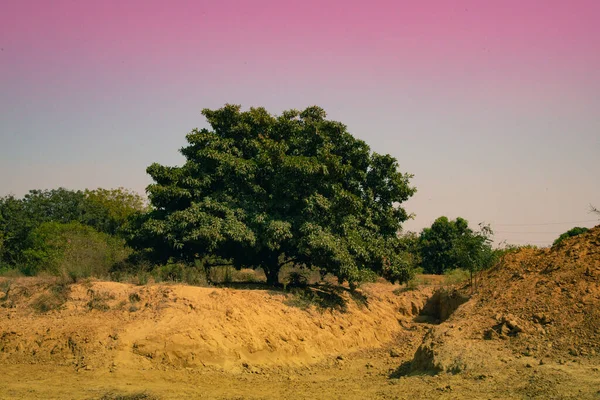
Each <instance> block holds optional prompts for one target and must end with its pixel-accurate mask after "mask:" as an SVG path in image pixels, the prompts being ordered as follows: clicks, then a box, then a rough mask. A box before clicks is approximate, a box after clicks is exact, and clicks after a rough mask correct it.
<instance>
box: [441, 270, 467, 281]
mask: <svg viewBox="0 0 600 400" xmlns="http://www.w3.org/2000/svg"><path fill="white" fill-rule="evenodd" d="M469 276H470V273H469V270H466V269H461V268H456V269H449V270H446V271H444V278H445V279H444V283H445V284H446V285H455V284H457V283H461V282H465V281H467V280H468V279H469Z"/></svg>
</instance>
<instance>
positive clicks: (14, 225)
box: [0, 188, 146, 267]
mask: <svg viewBox="0 0 600 400" xmlns="http://www.w3.org/2000/svg"><path fill="white" fill-rule="evenodd" d="M145 208H146V205H145V202H144V199H143V198H142V197H141V196H140V195H139V194H137V193H134V192H132V191H129V190H127V189H124V188H118V189H110V190H107V189H96V190H85V191H81V190H69V189H65V188H58V189H52V190H30V191H29V192H28V193H27V194H26V195H25V196H23V198H17V197H15V196H12V195H11V196H5V197H0V267H2V265H4V266H10V267H14V266H17V265H19V264H21V263H23V262H25V261H26V260H25V258H24V251H25V250H26V249H27V246H29V241H28V237H29V235H30V233H31V232H32V231H33V230H34V229H36V228H37V227H39V226H40V225H42V224H44V223H46V222H55V223H60V224H68V223H71V222H79V223H81V224H84V225H87V226H90V227H92V228H94V229H95V230H97V231H100V232H103V233H107V234H111V235H114V234H116V233H117V232H118V231H119V229H120V228H121V226H123V224H124V223H125V222H126V221H127V219H128V218H129V217H130V216H131V215H132V214H135V213H138V212H142V211H144V210H145Z"/></svg>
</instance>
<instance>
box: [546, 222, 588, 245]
mask: <svg viewBox="0 0 600 400" xmlns="http://www.w3.org/2000/svg"><path fill="white" fill-rule="evenodd" d="M588 230H589V229H588V228H582V227H575V228H573V229H569V230H568V231H566V232H565V233H563V234H562V235H560V236H559V237H558V239H556V240H555V241H554V243H552V247H555V246H558V245H559V244H561V243H562V242H563V241H564V240H566V239H568V238H571V237H574V236H578V235H581V234H582V233H586V232H587V231H588Z"/></svg>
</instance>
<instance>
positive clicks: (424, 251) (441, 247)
mask: <svg viewBox="0 0 600 400" xmlns="http://www.w3.org/2000/svg"><path fill="white" fill-rule="evenodd" d="M491 235H492V231H491V229H490V228H489V227H488V226H485V225H482V226H481V230H480V231H478V232H476V231H473V230H472V229H471V228H469V223H468V221H467V220H465V219H463V218H460V217H458V218H456V220H454V221H451V220H448V218H447V217H439V218H438V219H436V220H435V222H434V223H433V224H432V225H431V227H430V228H425V229H423V231H422V232H421V235H420V237H419V250H420V254H421V265H422V267H423V269H424V271H425V272H426V273H430V274H442V273H444V272H445V271H446V270H450V269H455V268H463V269H467V270H469V271H471V272H473V271H476V270H478V269H480V268H483V267H485V266H487V265H488V264H489V263H491V262H492V258H493V252H492V249H491V244H490V242H491V240H490V236H491Z"/></svg>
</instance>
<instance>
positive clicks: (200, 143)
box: [127, 105, 415, 286]
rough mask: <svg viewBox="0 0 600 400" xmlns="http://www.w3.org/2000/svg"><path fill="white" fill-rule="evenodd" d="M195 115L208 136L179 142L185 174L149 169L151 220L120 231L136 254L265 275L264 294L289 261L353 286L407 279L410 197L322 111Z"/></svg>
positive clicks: (402, 183)
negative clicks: (404, 233)
mask: <svg viewBox="0 0 600 400" xmlns="http://www.w3.org/2000/svg"><path fill="white" fill-rule="evenodd" d="M203 114H204V116H205V117H206V118H207V120H208V122H209V123H210V125H211V128H212V130H208V129H202V130H198V129H195V130H193V131H192V132H191V133H189V134H188V135H187V141H188V145H187V146H186V147H184V148H183V149H181V153H182V154H183V155H184V156H185V158H186V160H187V161H186V163H185V164H184V165H183V166H181V167H167V166H162V165H159V164H153V165H151V166H150V167H149V168H148V170H147V171H148V173H149V174H150V176H151V177H152V178H153V180H154V183H153V184H151V185H150V186H148V188H147V191H148V193H149V199H150V202H151V205H152V210H151V211H150V212H148V213H145V214H140V215H139V216H138V217H137V218H134V220H133V222H132V223H131V224H130V225H129V226H128V236H127V238H128V242H129V244H130V245H131V246H132V247H134V248H135V249H136V250H138V251H139V252H140V253H142V254H144V256H145V257H146V258H147V259H149V260H151V261H152V262H154V263H166V262H167V261H169V260H174V261H177V262H183V263H186V264H193V263H194V262H195V261H196V260H197V259H198V258H199V257H202V256H204V255H211V256H214V257H215V259H216V260H219V261H218V262H217V263H218V264H231V265H232V266H234V267H235V268H236V269H240V268H249V267H262V268H263V270H264V271H265V274H266V279H267V282H268V283H269V284H271V285H275V284H278V282H279V271H280V269H281V268H282V266H284V265H286V264H291V263H294V264H297V265H304V266H306V267H311V266H316V267H318V268H319V269H320V270H321V271H323V273H324V274H325V273H331V274H333V275H335V276H336V277H337V278H338V279H339V280H340V281H348V282H349V283H350V284H351V286H354V285H356V284H357V283H358V282H360V281H362V280H364V279H366V278H369V277H371V276H372V275H373V274H380V275H383V276H384V277H386V278H387V279H389V280H391V281H406V280H408V278H409V277H410V266H411V265H410V261H409V257H408V256H407V255H406V254H402V252H400V251H399V249H400V242H399V238H398V236H397V232H398V231H399V230H400V227H401V223H402V222H404V221H405V220H407V219H408V217H409V215H408V214H407V213H406V211H405V210H404V209H403V208H402V207H401V206H400V205H401V203H403V202H404V201H406V200H407V199H408V198H409V197H410V196H411V195H412V194H413V193H414V192H415V189H414V188H413V187H411V186H410V185H409V179H410V178H411V176H410V175H407V174H402V173H400V172H398V163H397V161H396V159H394V158H393V157H391V156H390V155H380V154H377V153H373V152H371V150H370V149H369V146H368V145H367V144H366V143H365V142H363V141H361V140H358V139H356V138H354V137H353V136H352V135H351V134H349V133H348V132H347V131H346V127H345V126H344V125H343V124H341V123H339V122H334V121H329V120H327V119H325V112H324V111H323V110H322V109H320V108H318V107H309V108H307V109H306V110H304V111H302V112H299V111H296V110H290V111H285V112H284V113H283V114H282V115H280V116H272V115H270V114H269V113H268V112H267V111H266V110H264V109H263V108H252V109H250V111H247V112H241V111H240V107H239V106H233V105H227V106H225V107H224V108H221V109H218V110H208V109H205V110H204V111H203ZM207 267H209V268H210V267H211V264H207Z"/></svg>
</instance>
